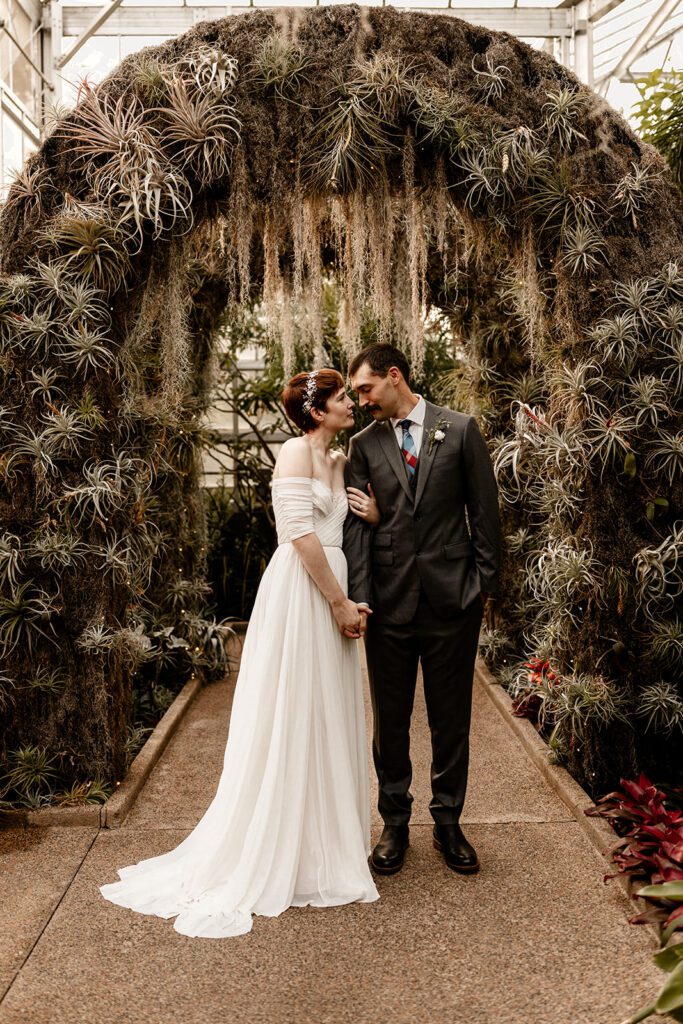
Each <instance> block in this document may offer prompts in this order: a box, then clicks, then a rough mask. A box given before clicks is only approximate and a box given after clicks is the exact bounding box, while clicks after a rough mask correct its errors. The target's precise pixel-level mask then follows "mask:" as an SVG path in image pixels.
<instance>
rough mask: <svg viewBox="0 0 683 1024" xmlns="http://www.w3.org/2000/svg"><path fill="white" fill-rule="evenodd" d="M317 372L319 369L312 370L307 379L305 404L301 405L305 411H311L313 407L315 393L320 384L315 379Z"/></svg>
mask: <svg viewBox="0 0 683 1024" xmlns="http://www.w3.org/2000/svg"><path fill="white" fill-rule="evenodd" d="M317 373H318V371H317V370H311V372H310V373H309V375H308V380H307V381H306V397H305V398H304V401H303V405H302V406H301V408H302V409H303V411H304V412H305V413H309V412H310V411H311V409H312V408H313V402H314V401H315V393H316V391H317V390H318V385H317V384H316V381H315V378H316V375H317Z"/></svg>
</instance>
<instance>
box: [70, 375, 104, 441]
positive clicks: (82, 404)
mask: <svg viewBox="0 0 683 1024" xmlns="http://www.w3.org/2000/svg"><path fill="white" fill-rule="evenodd" d="M76 412H77V413H78V415H79V416H80V418H81V420H82V421H83V423H85V424H86V426H88V427H90V428H91V429H94V430H98V429H99V428H100V427H103V426H105V424H106V422H107V420H106V417H105V416H104V415H103V413H102V410H101V409H100V407H99V405H98V404H97V401H96V400H95V396H94V394H93V391H92V388H91V387H90V385H89V384H86V386H85V388H84V390H83V394H82V395H80V397H79V398H78V399H77V401H76Z"/></svg>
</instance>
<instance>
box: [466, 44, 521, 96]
mask: <svg viewBox="0 0 683 1024" xmlns="http://www.w3.org/2000/svg"><path fill="white" fill-rule="evenodd" d="M475 60H476V57H473V58H472V65H471V66H472V70H473V71H474V74H475V77H476V80H477V86H478V89H479V99H481V100H483V102H484V103H490V102H491V100H492V99H496V100H499V99H501V98H502V96H503V94H504V92H505V90H506V88H507V86H508V85H509V83H510V82H511V81H512V72H511V71H510V68H508V67H506V65H505V64H494V62H493V60H492V59H491V55H490V54H488V53H487V54H485V55H484V60H485V62H486V67H485V68H478V67H477V66H476V65H475V63H474V62H475Z"/></svg>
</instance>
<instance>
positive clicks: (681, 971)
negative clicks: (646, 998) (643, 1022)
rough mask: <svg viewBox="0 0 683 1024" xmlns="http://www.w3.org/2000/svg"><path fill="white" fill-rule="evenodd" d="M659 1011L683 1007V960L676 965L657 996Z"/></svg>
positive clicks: (656, 1004) (657, 1008) (664, 1011)
mask: <svg viewBox="0 0 683 1024" xmlns="http://www.w3.org/2000/svg"><path fill="white" fill-rule="evenodd" d="M655 1008H656V1010H657V1013H670V1012H671V1011H672V1010H680V1009H683V961H682V962H681V963H680V964H679V965H678V967H675V968H674V969H673V971H672V972H671V974H670V975H669V978H668V980H667V982H666V984H665V985H664V988H663V989H662V991H661V992H660V993H659V996H658V997H657V1002H656V1003H655Z"/></svg>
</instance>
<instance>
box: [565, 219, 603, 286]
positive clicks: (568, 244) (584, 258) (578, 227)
mask: <svg viewBox="0 0 683 1024" xmlns="http://www.w3.org/2000/svg"><path fill="white" fill-rule="evenodd" d="M604 256H605V242H604V239H603V237H602V235H600V234H599V232H598V231H596V230H595V228H593V227H591V226H590V225H589V224H581V223H578V224H574V225H572V226H570V227H568V228H567V230H566V231H565V232H564V234H563V236H562V255H561V256H560V263H561V264H562V265H563V266H565V267H568V268H569V270H570V271H571V272H572V274H579V273H582V274H588V273H591V271H594V270H597V268H598V266H599V265H600V259H601V258H604Z"/></svg>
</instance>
